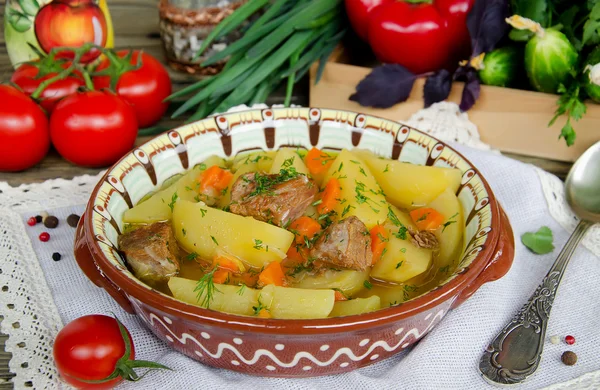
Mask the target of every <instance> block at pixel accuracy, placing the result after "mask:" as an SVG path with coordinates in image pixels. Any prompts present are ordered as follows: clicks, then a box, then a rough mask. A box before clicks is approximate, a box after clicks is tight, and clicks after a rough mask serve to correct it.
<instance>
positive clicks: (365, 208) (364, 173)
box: [323, 149, 388, 229]
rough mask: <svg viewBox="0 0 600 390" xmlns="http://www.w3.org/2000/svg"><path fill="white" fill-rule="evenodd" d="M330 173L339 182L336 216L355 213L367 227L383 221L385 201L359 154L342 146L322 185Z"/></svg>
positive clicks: (385, 212) (342, 217) (342, 216)
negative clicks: (339, 189) (342, 148)
mask: <svg viewBox="0 0 600 390" xmlns="http://www.w3.org/2000/svg"><path fill="white" fill-rule="evenodd" d="M332 177H334V178H336V179H338V180H339V182H340V186H341V194H340V202H338V203H337V204H336V206H335V208H334V210H335V212H336V213H337V218H338V219H344V218H346V217H349V216H352V215H354V216H356V217H358V219H360V220H361V221H362V222H363V223H364V224H365V225H366V226H367V229H371V228H373V226H375V225H377V224H378V223H379V222H383V221H385V219H386V214H387V206H388V203H387V201H386V200H385V197H384V196H383V191H381V188H380V187H379V184H377V182H376V181H375V178H374V177H373V175H372V174H371V172H370V171H369V167H368V166H367V165H366V164H365V163H364V162H363V161H362V160H361V159H360V158H359V157H357V156H355V155H354V154H352V153H351V152H349V151H348V150H345V149H344V150H342V151H341V152H340V154H339V155H338V156H337V158H336V159H335V160H334V161H333V164H332V165H331V168H329V171H328V172H327V174H326V175H325V179H324V180H323V187H324V186H325V185H326V184H327V182H328V181H329V179H331V178H332Z"/></svg>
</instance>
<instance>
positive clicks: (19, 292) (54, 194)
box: [0, 174, 101, 389]
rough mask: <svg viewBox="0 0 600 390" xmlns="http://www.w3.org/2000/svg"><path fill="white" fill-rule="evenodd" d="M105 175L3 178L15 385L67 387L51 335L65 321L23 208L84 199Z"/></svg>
mask: <svg viewBox="0 0 600 390" xmlns="http://www.w3.org/2000/svg"><path fill="white" fill-rule="evenodd" d="M100 176H101V174H99V175H98V176H88V175H86V176H81V177H76V178H74V179H73V180H63V179H56V180H49V181H46V182H44V183H42V184H26V185H21V186H19V187H18V188H13V187H10V186H9V185H8V184H7V183H3V182H0V264H1V265H0V286H2V287H1V289H2V293H1V295H0V297H1V307H2V314H3V316H4V319H3V320H2V326H1V329H2V332H3V333H4V334H7V335H8V336H9V337H8V340H7V341H6V347H5V348H6V351H7V352H10V353H12V358H11V360H10V362H9V368H10V371H11V372H13V373H14V374H16V376H15V377H14V378H13V379H12V382H13V383H14V385H15V387H16V388H23V387H33V388H35V389H56V388H59V387H61V386H62V382H60V381H59V379H58V376H57V373H56V369H55V367H54V362H53V359H52V340H54V338H55V337H56V334H57V332H58V330H59V329H60V328H61V327H62V325H63V324H62V321H61V318H60V316H59V314H58V311H57V308H56V306H55V304H54V301H53V299H52V295H51V294H50V292H49V289H48V286H47V284H46V279H45V278H44V274H43V272H42V270H41V268H40V266H39V263H38V261H37V258H36V255H35V252H34V251H33V248H32V246H31V242H30V241H29V239H28V236H27V233H26V232H25V225H24V223H23V217H22V216H21V215H20V213H23V212H33V211H41V210H51V209H54V208H58V207H64V206H68V205H73V204H84V203H85V202H87V200H88V198H89V195H90V193H91V191H92V189H93V188H94V186H95V185H96V183H97V182H98V180H100Z"/></svg>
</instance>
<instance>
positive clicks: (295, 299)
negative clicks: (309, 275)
mask: <svg viewBox="0 0 600 390" xmlns="http://www.w3.org/2000/svg"><path fill="white" fill-rule="evenodd" d="M259 300H260V302H259V304H260V305H262V306H264V307H265V308H266V309H267V310H268V311H269V312H270V313H271V316H272V317H273V318H284V319H313V318H327V316H328V315H329V313H331V310H332V309H333V304H334V302H335V292H334V291H333V290H308V289H304V288H292V287H278V286H274V285H272V284H270V285H268V286H265V288H263V289H262V292H261V293H260V296H259Z"/></svg>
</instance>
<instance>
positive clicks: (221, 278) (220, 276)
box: [213, 268, 231, 284]
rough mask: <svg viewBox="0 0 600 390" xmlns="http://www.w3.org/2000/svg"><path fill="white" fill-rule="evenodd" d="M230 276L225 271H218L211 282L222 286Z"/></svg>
mask: <svg viewBox="0 0 600 390" xmlns="http://www.w3.org/2000/svg"><path fill="white" fill-rule="evenodd" d="M230 276H231V274H230V273H229V271H227V270H226V269H223V268H221V269H218V270H216V271H215V273H214V274H213V282H214V283H217V284H223V283H225V282H226V281H227V279H229V277H230Z"/></svg>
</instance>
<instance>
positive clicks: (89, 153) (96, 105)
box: [50, 91, 138, 167]
mask: <svg viewBox="0 0 600 390" xmlns="http://www.w3.org/2000/svg"><path fill="white" fill-rule="evenodd" d="M137 130H138V127H137V120H136V118H135V112H134V110H133V108H132V107H131V105H130V104H129V103H127V102H125V101H124V100H123V99H121V98H120V97H118V96H117V95H114V94H113V93H111V92H108V91H89V92H77V93H76V94H74V95H71V96H68V97H66V98H65V99H63V100H61V101H60V102H59V103H58V104H57V106H56V107H55V108H54V111H53V112H52V115H51V116H50V137H51V139H52V143H53V145H54V147H55V148H56V150H57V151H58V153H60V155H61V156H63V157H64V158H65V159H66V160H68V161H70V162H72V163H74V164H77V165H81V166H86V167H103V166H107V165H110V164H113V163H114V162H116V161H117V160H118V159H119V158H121V157H122V156H123V155H124V154H125V153H127V152H128V151H130V150H131V148H132V147H133V144H134V142H135V138H136V136H137Z"/></svg>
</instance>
